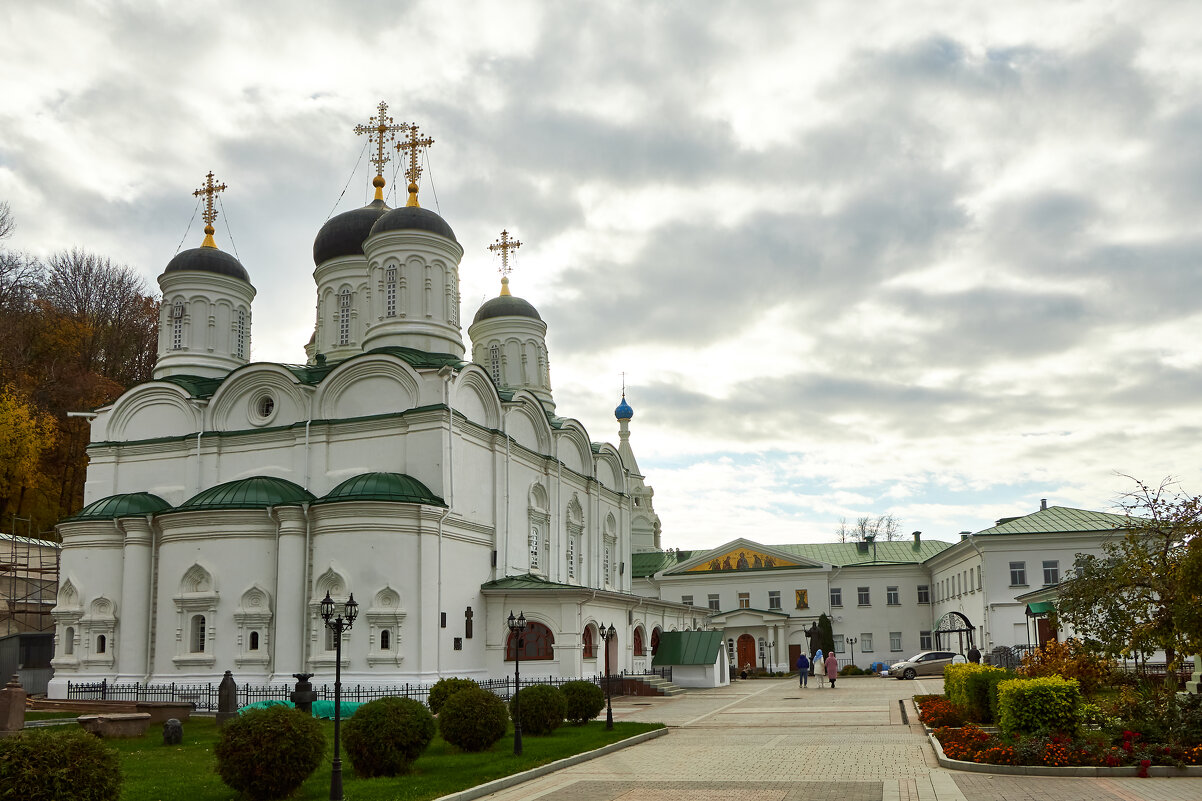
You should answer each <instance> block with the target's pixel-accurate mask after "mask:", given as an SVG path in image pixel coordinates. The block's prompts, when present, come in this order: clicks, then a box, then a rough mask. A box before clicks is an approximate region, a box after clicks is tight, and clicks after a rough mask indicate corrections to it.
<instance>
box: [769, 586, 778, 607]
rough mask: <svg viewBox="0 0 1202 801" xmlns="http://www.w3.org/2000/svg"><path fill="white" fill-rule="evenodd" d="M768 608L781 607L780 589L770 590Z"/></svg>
mask: <svg viewBox="0 0 1202 801" xmlns="http://www.w3.org/2000/svg"><path fill="white" fill-rule="evenodd" d="M768 608H769V609H780V590H768Z"/></svg>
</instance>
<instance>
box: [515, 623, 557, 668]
mask: <svg viewBox="0 0 1202 801" xmlns="http://www.w3.org/2000/svg"><path fill="white" fill-rule="evenodd" d="M554 644H555V636H554V635H553V634H551V630H550V629H549V628H547V627H546V626H544V625H543V624H542V623H535V622H534V621H533V620H532V621H530V622H528V623H527V624H526V630H525V631H524V632H522V661H523V662H525V661H526V660H527V659H554V658H555V654H554V651H553V648H552V646H553V645H554ZM516 653H517V634H516V633H514V632H511V633H510V634H509V639H508V640H506V641H505V661H506V662H512V661H513V660H514V657H515V655H516Z"/></svg>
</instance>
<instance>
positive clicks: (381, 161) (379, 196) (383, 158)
mask: <svg viewBox="0 0 1202 801" xmlns="http://www.w3.org/2000/svg"><path fill="white" fill-rule="evenodd" d="M407 127H408V126H407V125H405V123H403V122H402V123H401V124H399V125H397V124H394V123H393V121H392V117H389V116H388V104H387V103H385V102H384V101H383V100H381V101H380V105H379V106H377V107H376V116H374V117H371V118H370V119H368V121H367V125H356V126H355V133H356V134H359V135H363V134H367V141H368V143H369V144H370V143H373V142H374V143H375V146H376V154H375V155H374V156H372V157H371V163H372V164H374V165H376V177H375V180H373V181H372V185H373V186H374V187H375V188H376V200H383V199H384V165H385V164H387V163H388V155H387V154H385V153H384V144H385V143H386V142H392V141H394V140H395V139H396V135H397V132H398V131H404V130H405V129H406V128H407Z"/></svg>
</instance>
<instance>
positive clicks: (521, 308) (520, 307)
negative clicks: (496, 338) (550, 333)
mask: <svg viewBox="0 0 1202 801" xmlns="http://www.w3.org/2000/svg"><path fill="white" fill-rule="evenodd" d="M493 317H533V318H534V319H535V320H538V321H539V322H542V319H543V318H542V317H539V315H538V309H536V308H534V307H533V306H532V305H530V302H529V301H526V300H522V299H521V298H515V297H514V296H513V295H501V296H500V297H497V298H493V299H492V300H490V301H488V302H487V303H485V304H484V305H483V306H481V307H480V308H479V310H478V311H477V312H476V316H475V317H474V318H472V323H473V324H474V323H478V322H480V321H481V320H489V319H491V318H493Z"/></svg>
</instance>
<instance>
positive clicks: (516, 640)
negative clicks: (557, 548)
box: [509, 609, 526, 756]
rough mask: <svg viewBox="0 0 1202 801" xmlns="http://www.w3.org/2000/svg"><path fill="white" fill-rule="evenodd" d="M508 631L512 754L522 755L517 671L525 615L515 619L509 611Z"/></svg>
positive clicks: (519, 684) (520, 683) (519, 666)
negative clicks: (511, 684)
mask: <svg viewBox="0 0 1202 801" xmlns="http://www.w3.org/2000/svg"><path fill="white" fill-rule="evenodd" d="M509 631H510V633H511V634H512V635H513V754H514V756H520V755H521V753H522V707H521V704H522V699H521V698H519V697H518V690H520V689H521V687H522V677H521V674H520V673H519V671H520V670H521V667H522V646H523V645H524V643H523V642H522V633H523V632H524V631H526V613H525V612H519V613H518V616H517V617H516V618H515V617H514V616H513V610H512V609H511V610H509Z"/></svg>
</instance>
